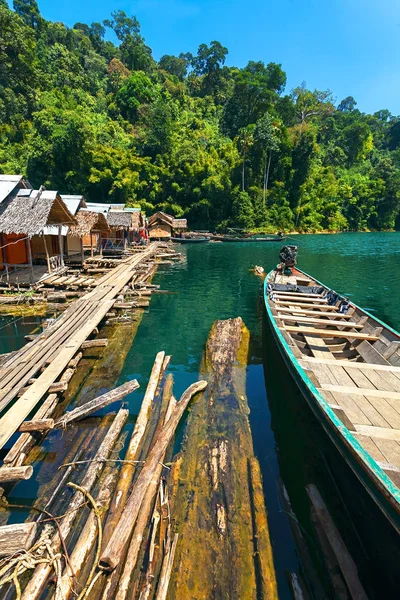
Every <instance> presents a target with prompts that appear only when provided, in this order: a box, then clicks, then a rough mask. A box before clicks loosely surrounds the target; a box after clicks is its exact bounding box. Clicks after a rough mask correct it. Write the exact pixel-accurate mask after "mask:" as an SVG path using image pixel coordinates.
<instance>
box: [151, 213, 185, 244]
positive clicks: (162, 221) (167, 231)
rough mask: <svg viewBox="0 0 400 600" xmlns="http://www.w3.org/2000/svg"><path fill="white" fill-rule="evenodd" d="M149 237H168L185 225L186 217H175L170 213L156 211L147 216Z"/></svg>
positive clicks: (181, 229) (182, 228)
mask: <svg viewBox="0 0 400 600" xmlns="http://www.w3.org/2000/svg"><path fill="white" fill-rule="evenodd" d="M148 223H149V237H150V238H151V239H157V240H160V239H169V238H170V237H171V236H173V234H174V233H178V232H182V231H184V230H185V229H186V227H187V221H186V219H175V217H173V216H172V215H167V213H164V212H161V211H158V212H156V213H154V215H152V216H151V217H150V218H149V222H148Z"/></svg>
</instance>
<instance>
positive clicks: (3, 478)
mask: <svg viewBox="0 0 400 600" xmlns="http://www.w3.org/2000/svg"><path fill="white" fill-rule="evenodd" d="M32 475H33V467H31V466H30V465H28V466H27V467H2V468H1V469H0V483H5V482H7V481H21V480H22V479H30V478H31V477H32Z"/></svg>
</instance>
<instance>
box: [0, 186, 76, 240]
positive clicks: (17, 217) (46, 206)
mask: <svg viewBox="0 0 400 600" xmlns="http://www.w3.org/2000/svg"><path fill="white" fill-rule="evenodd" d="M74 224H75V219H74V217H73V215H72V214H71V213H70V212H69V210H68V209H67V207H66V206H65V204H64V202H63V201H62V200H61V197H60V196H59V194H58V193H57V192H54V191H48V190H42V189H40V190H29V189H25V190H19V192H18V196H16V197H15V198H9V199H7V200H4V201H3V202H2V203H1V204H0V232H2V233H15V234H17V235H18V234H25V235H27V236H29V237H32V236H34V235H36V234H39V233H41V232H42V231H43V229H44V228H45V227H46V225H74Z"/></svg>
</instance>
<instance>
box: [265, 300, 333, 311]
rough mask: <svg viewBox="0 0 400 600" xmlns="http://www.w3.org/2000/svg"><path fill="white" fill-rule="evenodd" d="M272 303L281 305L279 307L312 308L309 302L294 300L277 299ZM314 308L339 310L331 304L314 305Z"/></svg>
mask: <svg viewBox="0 0 400 600" xmlns="http://www.w3.org/2000/svg"><path fill="white" fill-rule="evenodd" d="M271 302H272V303H273V304H279V305H283V306H292V305H294V306H296V307H297V306H304V307H305V308H310V304H309V303H308V302H297V300H296V301H293V300H279V299H276V300H275V301H272V300H271ZM312 306H313V307H320V308H323V309H324V310H336V311H338V310H339V308H338V307H337V306H331V305H330V304H314V305H312Z"/></svg>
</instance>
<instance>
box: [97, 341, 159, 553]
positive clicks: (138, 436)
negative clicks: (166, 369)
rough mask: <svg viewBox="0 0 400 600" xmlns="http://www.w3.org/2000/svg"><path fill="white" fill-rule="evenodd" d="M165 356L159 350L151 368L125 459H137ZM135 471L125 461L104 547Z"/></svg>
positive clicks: (111, 507) (107, 522) (117, 518)
mask: <svg viewBox="0 0 400 600" xmlns="http://www.w3.org/2000/svg"><path fill="white" fill-rule="evenodd" d="M164 358H165V352H159V353H158V354H157V356H156V359H155V362H154V365H153V368H152V370H151V374H150V379H149V382H148V384H147V388H146V393H145V395H144V397H143V401H142V405H141V407H140V411H139V414H138V417H137V419H136V423H135V427H134V429H133V432H132V435H131V438H130V441H129V445H128V448H127V451H126V455H125V460H127V461H134V460H137V458H138V456H137V453H138V449H139V445H140V443H141V441H142V439H143V436H144V432H145V430H146V425H147V422H148V420H149V415H150V411H151V406H152V402H153V400H154V395H155V393H156V389H157V386H158V382H159V380H160V377H162V367H163V362H164ZM134 473H135V464H134V463H133V462H131V463H124V465H123V466H122V468H121V473H120V477H119V480H118V483H117V488H116V490H115V494H114V497H113V500H112V503H111V506H110V510H109V514H108V516H107V521H106V524H105V527H104V535H103V540H104V542H103V547H104V546H105V544H106V543H107V542H108V540H109V539H110V538H111V535H112V532H113V531H114V529H115V527H116V525H117V523H118V521H119V518H120V516H121V514H122V511H123V509H124V506H125V503H126V499H127V497H128V492H129V488H130V486H131V483H132V479H133V475H134Z"/></svg>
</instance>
